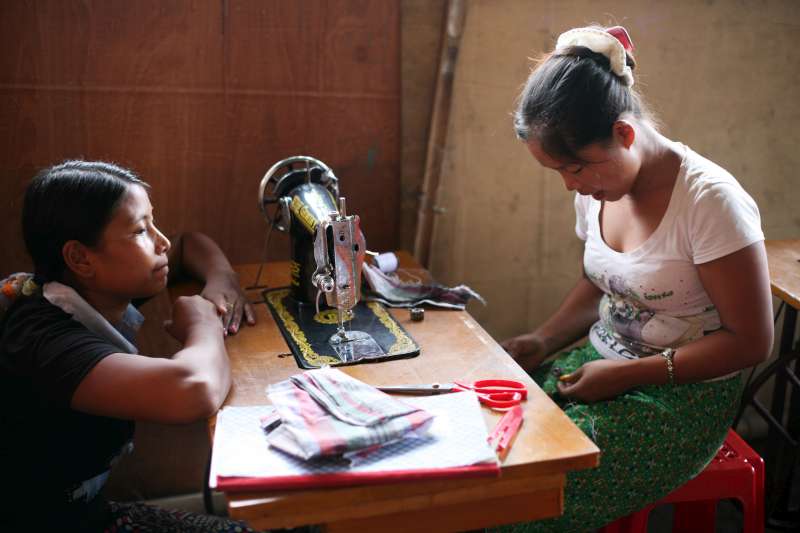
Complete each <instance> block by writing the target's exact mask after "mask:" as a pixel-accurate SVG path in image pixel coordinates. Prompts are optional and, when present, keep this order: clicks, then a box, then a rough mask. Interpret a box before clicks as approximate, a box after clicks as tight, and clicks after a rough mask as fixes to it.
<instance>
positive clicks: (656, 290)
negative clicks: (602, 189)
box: [575, 144, 764, 359]
mask: <svg viewBox="0 0 800 533" xmlns="http://www.w3.org/2000/svg"><path fill="white" fill-rule="evenodd" d="M678 147H679V149H680V150H681V151H682V152H683V160H682V162H681V167H680V170H679V172H678V177H677V179H676V180H675V185H674V187H673V190H672V196H671V198H670V201H669V206H668V207H667V211H666V213H665V214H664V218H663V219H662V220H661V223H660V224H659V225H658V227H657V228H656V230H655V231H654V232H653V234H652V235H651V236H650V237H649V238H648V239H647V240H646V241H645V242H644V243H642V244H641V245H640V246H639V247H638V248H636V249H635V250H632V251H630V252H626V253H620V252H617V251H615V250H613V249H611V248H610V247H609V246H607V245H606V243H605V242H604V241H603V238H602V236H601V233H600V222H599V221H600V207H601V202H599V201H597V200H595V199H594V198H592V197H591V196H581V195H579V194H576V195H575V212H576V218H577V222H576V224H575V232H576V233H577V234H578V237H580V238H581V239H582V240H584V241H586V244H585V248H584V255H583V266H584V270H585V272H586V275H587V276H588V278H589V279H591V280H592V281H593V282H594V284H595V285H597V286H598V287H599V288H600V289H601V290H602V291H603V292H604V293H605V295H604V296H603V298H602V299H601V301H600V308H599V312H600V320H598V321H597V322H596V323H595V324H594V325H592V327H591V330H590V332H589V341H590V342H591V343H592V345H593V346H594V347H595V349H597V351H598V352H599V353H600V355H602V356H603V357H605V358H607V359H633V358H637V357H641V356H645V355H651V354H654V353H658V352H661V351H663V350H664V349H666V348H668V347H672V348H677V347H678V346H681V345H683V344H686V343H687V342H690V341H692V340H695V339H697V338H700V337H702V336H703V335H704V334H706V333H709V332H711V331H714V330H716V329H719V327H720V322H719V313H717V310H716V308H715V307H714V304H713V303H712V302H711V299H710V298H709V297H708V294H706V291H705V289H704V288H703V285H702V283H701V282H700V277H699V276H698V273H697V268H696V267H695V265H698V264H702V263H707V262H709V261H713V260H714V259H718V258H720V257H723V256H726V255H728V254H731V253H733V252H735V251H737V250H741V249H742V248H744V247H746V246H749V245H750V244H753V243H754V242H758V241H761V240H763V239H764V234H763V232H762V231H761V218H760V216H759V213H758V207H757V206H756V203H755V202H754V201H753V199H752V198H751V197H750V195H749V194H747V193H746V192H745V190H744V189H743V188H742V187H741V185H739V183H738V182H737V181H736V179H734V177H733V176H731V175H730V174H729V173H728V172H727V171H726V170H725V169H723V168H721V167H720V166H718V165H716V164H714V163H712V162H711V161H709V160H708V159H706V158H704V157H702V156H701V155H699V154H697V153H695V152H693V151H692V150H691V149H690V148H688V147H687V146H684V145H682V144H679V145H678Z"/></svg>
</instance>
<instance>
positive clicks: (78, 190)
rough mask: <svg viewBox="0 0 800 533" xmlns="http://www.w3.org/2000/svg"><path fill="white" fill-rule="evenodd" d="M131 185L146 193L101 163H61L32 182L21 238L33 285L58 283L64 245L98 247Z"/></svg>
mask: <svg viewBox="0 0 800 533" xmlns="http://www.w3.org/2000/svg"><path fill="white" fill-rule="evenodd" d="M131 184H136V185H141V186H142V187H145V188H147V187H148V185H147V184H146V183H145V182H144V181H142V180H141V179H140V178H139V177H138V176H137V175H136V174H134V173H133V172H131V171H130V170H127V169H124V168H122V167H119V166H117V165H115V164H113V163H105V162H102V161H65V162H63V163H61V164H59V165H55V166H52V167H50V168H46V169H44V170H42V171H41V172H39V173H38V174H37V175H36V176H35V177H34V178H33V180H32V181H31V183H30V184H29V185H28V188H27V190H26V191H25V201H24V204H23V207H22V235H23V238H24V239H25V246H26V248H27V249H28V253H29V254H30V256H31V258H32V259H33V264H34V271H35V274H36V279H37V280H38V281H40V282H46V281H59V280H61V277H62V275H63V274H64V269H65V268H66V265H65V263H64V257H63V255H62V249H63V247H64V244H65V243H66V242H67V241H71V240H76V241H79V242H81V243H83V244H85V245H87V246H95V245H96V244H97V243H98V241H99V239H100V236H101V235H102V233H103V230H104V229H105V227H106V225H107V224H108V223H109V221H110V220H111V217H112V216H113V214H114V211H115V210H116V208H117V205H118V204H119V202H120V200H121V199H122V197H123V195H124V193H125V191H126V190H127V188H128V186H129V185H131Z"/></svg>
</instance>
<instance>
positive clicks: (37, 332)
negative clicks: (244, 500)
mask: <svg viewBox="0 0 800 533" xmlns="http://www.w3.org/2000/svg"><path fill="white" fill-rule="evenodd" d="M147 189H148V186H147V184H146V183H144V182H143V181H141V180H140V179H139V178H138V177H137V176H136V175H134V174H133V173H132V172H130V171H128V170H125V169H122V168H120V167H118V166H116V165H112V164H109V163H102V162H85V161H68V162H65V163H62V164H60V165H56V166H54V167H51V168H48V169H46V170H44V171H42V172H41V173H39V174H38V175H37V176H36V177H35V178H34V180H33V181H32V182H31V183H30V185H29V186H28V189H27V191H26V194H25V202H24V206H23V216H22V219H23V220H22V226H23V234H24V239H25V244H26V247H27V249H28V252H29V253H30V255H31V258H32V259H33V263H34V268H35V273H34V276H33V277H32V278H27V277H24V276H22V277H18V279H17V280H16V283H9V284H7V285H5V286H4V287H3V294H4V298H5V299H6V303H7V304H9V303H10V305H7V306H6V307H7V308H6V309H5V312H4V313H2V318H0V404H1V405H3V407H4V409H3V414H2V417H1V418H0V428H1V429H0V433H2V435H3V438H2V439H0V462H1V464H2V471H3V473H4V477H5V481H4V483H3V486H4V487H5V490H4V492H7V493H8V494H7V495H6V496H5V497H4V498H3V500H4V501H5V502H6V503H7V504H8V503H10V505H7V506H5V507H6V511H4V513H3V515H2V517H0V520H5V521H10V522H11V524H10V525H16V526H18V527H23V526H30V525H35V526H36V527H37V528H39V529H42V530H49V529H53V530H59V531H93V530H104V529H105V530H114V529H115V528H118V527H122V526H124V525H133V526H134V528H135V527H137V526H138V527H141V524H140V523H138V522H137V520H145V521H146V520H148V519H152V520H154V521H155V522H153V524H157V525H154V526H153V527H156V529H159V530H163V531H168V530H173V529H174V530H181V531H195V530H203V531H208V530H216V531H225V530H226V528H229V527H234V526H237V527H240V526H241V525H240V524H233V523H231V522H228V521H221V520H219V519H215V518H213V517H199V516H188V515H183V514H181V515H179V514H177V513H169V512H166V511H163V510H156V509H154V508H147V507H145V506H142V505H139V506H138V507H133V506H131V507H126V506H125V505H118V504H112V505H109V504H108V503H107V502H105V501H104V500H103V499H102V496H101V495H100V494H99V492H100V490H101V489H102V487H103V484H104V483H105V480H106V478H107V477H108V473H109V469H110V467H111V466H112V464H113V463H114V462H115V461H116V459H117V458H118V457H119V456H120V455H121V454H122V453H124V452H125V451H127V450H128V449H129V448H131V439H132V437H133V428H134V423H133V421H134V420H149V421H155V422H166V423H184V422H191V421H194V420H198V419H203V418H207V417H209V416H211V415H213V414H214V413H215V412H216V411H217V409H218V408H219V407H220V405H221V404H222V402H223V401H224V399H225V397H226V395H227V393H228V389H229V387H230V369H229V364H228V357H227V353H226V351H225V344H224V335H225V334H227V333H235V332H236V331H237V329H238V328H239V325H240V323H241V322H242V321H243V320H245V321H246V322H248V323H251V324H252V323H254V313H253V310H252V308H251V307H250V305H249V304H248V303H247V301H246V299H245V297H244V295H243V293H242V292H241V290H240V288H239V283H238V279H237V276H236V274H235V273H234V272H233V271H232V269H231V266H230V264H229V263H228V261H227V259H226V258H225V256H224V254H223V253H222V252H221V250H220V249H219V248H218V247H217V245H216V244H214V243H213V242H212V241H211V240H210V239H208V238H207V237H205V236H203V235H200V234H197V233H194V234H185V235H183V236H180V237H178V238H177V239H176V240H175V241H174V242H172V243H171V242H170V241H169V240H168V239H167V238H166V237H165V236H164V235H163V234H162V233H161V232H160V231H159V230H158V229H157V228H156V226H155V223H154V219H153V209H152V206H151V204H150V199H149V197H148V194H147ZM181 271H182V272H185V273H187V274H190V275H192V276H194V277H196V278H198V279H200V280H202V281H204V282H205V287H204V289H203V292H202V295H200V296H192V297H182V298H179V299H178V300H177V301H176V302H175V304H174V307H173V315H172V320H171V322H169V323H168V325H167V331H168V332H169V333H170V334H171V335H172V336H174V337H175V338H176V339H177V340H178V341H180V342H181V344H182V345H183V348H182V349H181V350H180V351H178V352H177V353H176V354H175V355H174V356H173V357H172V358H157V357H142V356H141V355H138V354H137V350H136V348H135V345H134V342H135V338H134V336H135V332H136V330H137V328H138V326H139V325H140V324H141V322H142V320H143V317H142V316H141V315H140V314H139V313H138V311H137V310H136V309H135V307H133V306H132V305H131V302H132V301H140V300H142V299H147V298H149V297H151V296H153V295H155V294H156V293H158V292H159V291H161V290H162V289H164V288H165V287H166V285H167V281H168V278H169V277H171V276H173V275H175V274H177V273H179V272H181ZM14 288H17V289H19V290H18V291H16V292H15V290H14ZM223 324H225V326H223ZM134 513H135V514H136V515H137V516H136V517H135V518H132V517H131V515H132V514H134ZM142 513H144V514H145V515H147V514H148V513H152V514H153V516H152V517H150V518H147V517H144V518H143V517H142ZM176 516H177V517H179V518H178V519H176ZM164 520H172V521H173V523H171V524H168V523H164V522H163V521H164ZM193 524H194V525H193ZM198 524H200V525H198ZM2 529H5V528H2Z"/></svg>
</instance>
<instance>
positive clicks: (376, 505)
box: [210, 254, 599, 531]
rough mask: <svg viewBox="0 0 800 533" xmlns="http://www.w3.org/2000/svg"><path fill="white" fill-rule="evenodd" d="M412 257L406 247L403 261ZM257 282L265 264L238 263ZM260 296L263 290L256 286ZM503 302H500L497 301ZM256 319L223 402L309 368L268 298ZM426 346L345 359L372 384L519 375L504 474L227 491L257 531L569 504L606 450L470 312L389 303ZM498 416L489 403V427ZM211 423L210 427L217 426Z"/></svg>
mask: <svg viewBox="0 0 800 533" xmlns="http://www.w3.org/2000/svg"><path fill="white" fill-rule="evenodd" d="M410 261H413V260H411V259H410V257H409V256H408V255H407V254H405V255H401V263H405V264H408V263H409V262H410ZM237 271H238V272H239V274H240V276H241V278H240V279H241V283H242V286H248V285H252V284H253V282H254V281H255V279H256V271H257V265H246V266H241V267H237ZM264 281H266V282H267V283H268V284H269V286H270V287H279V286H286V285H288V284H289V267H288V263H286V262H281V263H271V264H268V265H265V267H264V273H263V274H262V284H263V282H264ZM248 295H249V296H250V299H251V301H259V302H260V301H261V296H260V292H259V291H258V290H251V291H248ZM494 305H495V306H497V308H498V310H499V309H502V305H501V303H499V302H495V303H494ZM255 308H256V313H257V319H258V324H257V325H256V326H255V327H243V328H242V330H241V331H240V332H239V333H238V334H237V335H235V336H232V337H229V338H228V339H227V341H226V345H227V348H228V354H229V356H230V360H231V367H232V374H233V387H232V389H231V392H230V395H229V396H228V398H227V400H226V402H225V405H259V404H265V403H267V397H266V394H265V392H264V390H265V387H266V386H267V385H268V384H270V383H274V382H277V381H280V380H284V379H286V378H288V377H289V376H291V375H293V374H296V373H298V372H300V371H301V369H300V368H298V366H297V364H296V363H295V360H294V358H293V357H292V356H291V354H289V350H288V347H287V345H286V343H285V342H284V340H283V338H282V337H281V334H280V332H279V331H278V327H277V326H276V324H275V322H274V321H273V319H272V317H271V316H270V313H269V310H268V309H267V306H266V305H265V304H263V303H261V304H258V305H256V306H255ZM391 312H392V314H393V315H394V316H395V318H396V319H397V320H398V321H399V322H400V323H401V324H402V325H403V327H405V328H406V330H407V331H408V333H409V334H410V335H411V336H412V337H413V338H414V339H415V340H416V341H417V343H418V344H419V345H420V347H421V354H420V355H419V356H418V357H414V358H411V359H402V360H394V361H387V362H381V363H372V364H361V365H354V366H346V367H340V368H341V370H343V371H344V372H347V373H348V374H350V375H351V376H353V377H355V378H357V379H360V380H362V381H364V382H366V383H370V384H374V385H389V384H397V383H427V382H437V381H451V380H452V379H455V378H460V379H464V380H474V379H479V378H487V377H493V378H513V379H517V380H522V381H524V382H525V383H526V384H527V385H528V388H529V399H528V401H527V402H524V403H523V407H524V408H525V422H524V424H523V426H522V429H521V431H520V433H519V434H518V436H517V438H516V441H515V442H514V445H513V447H512V449H511V451H510V453H509V454H508V456H507V457H506V459H505V461H504V463H503V465H502V476H501V477H499V478H476V479H454V480H427V481H422V482H408V483H400V484H392V485H372V486H360V487H359V486H357V487H345V488H336V489H318V490H303V491H294V492H289V491H282V492H272V493H258V494H238V493H237V494H231V495H228V510H229V513H230V516H231V517H233V518H236V519H242V520H246V521H247V522H248V523H249V524H250V525H251V526H252V527H254V528H256V529H262V528H264V529H266V528H282V527H294V526H299V525H304V524H325V525H326V526H327V529H328V530H329V531H330V530H333V531H339V530H340V531H353V530H362V531H372V530H377V529H380V530H381V531H409V530H413V531H426V530H427V531H458V530H469V529H477V528H482V527H485V526H491V525H499V524H504V523H512V522H519V521H528V520H536V519H541V518H545V517H552V516H557V515H559V514H561V513H562V512H563V489H564V484H565V474H566V472H567V471H570V470H578V469H585V468H592V467H594V466H597V464H598V458H599V450H598V449H597V447H596V446H595V445H594V443H592V441H591V440H589V439H588V438H587V437H586V436H585V435H584V434H583V433H582V432H581V431H580V430H579V429H578V428H577V427H576V426H575V425H574V424H573V423H572V422H571V421H570V420H569V418H567V417H566V415H564V413H563V411H561V409H559V408H558V407H557V406H556V405H555V404H554V403H553V402H552V401H551V400H550V398H549V397H547V396H546V395H545V394H544V393H543V392H542V391H541V389H539V387H538V386H537V385H536V384H535V383H534V382H533V381H532V380H531V379H530V377H529V376H528V375H527V374H526V373H525V372H524V371H523V370H522V369H521V368H520V367H519V366H518V365H517V364H516V363H515V362H514V361H513V360H512V359H511V358H510V357H509V356H508V355H507V354H506V353H505V352H504V351H503V349H502V348H500V346H499V345H498V344H497V343H496V342H495V341H494V340H492V338H491V337H490V336H489V335H488V334H487V333H486V332H485V331H484V330H483V328H481V326H480V325H479V324H478V323H477V322H475V320H474V319H473V318H472V317H471V316H470V315H469V314H468V313H466V312H462V311H450V310H441V311H440V310H433V309H430V308H429V309H426V311H425V319H424V321H422V322H411V321H410V319H409V312H408V310H407V309H394V310H391ZM499 417H500V414H498V413H494V412H491V411H489V410H488V409H487V410H485V418H486V425H487V428H489V429H491V428H492V427H493V426H494V424H495V422H496V421H497V420H498V419H499ZM213 423H214V421H213V420H212V421H211V426H210V427H211V430H212V432H213Z"/></svg>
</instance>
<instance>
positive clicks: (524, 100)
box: [514, 46, 652, 161]
mask: <svg viewBox="0 0 800 533" xmlns="http://www.w3.org/2000/svg"><path fill="white" fill-rule="evenodd" d="M626 64H627V65H628V66H629V67H631V69H634V68H635V66H636V63H635V61H634V59H633V56H632V55H631V54H630V53H628V52H626ZM623 113H631V114H633V115H634V116H635V117H645V118H648V119H651V120H652V114H651V113H650V111H649V110H648V109H647V107H646V104H645V103H644V101H643V100H642V98H641V96H640V95H639V93H638V92H637V91H636V90H635V89H634V88H633V87H628V86H626V84H625V82H624V80H623V79H622V78H620V77H619V76H617V75H616V74H614V73H613V72H612V71H611V65H610V62H609V60H608V58H607V57H606V56H604V55H603V54H599V53H596V52H593V51H592V50H590V49H589V48H586V47H583V46H570V47H567V48H564V49H560V50H557V51H555V52H552V53H550V54H548V55H546V56H545V57H544V58H543V59H542V60H541V61H540V62H539V64H538V66H537V67H536V68H535V69H534V70H533V72H531V74H530V76H529V77H528V80H527V82H526V83H525V88H524V89H523V90H522V92H521V94H520V96H519V99H518V103H517V108H516V111H515V112H514V129H515V130H516V134H517V137H518V138H519V139H521V140H523V141H529V140H533V139H536V140H537V141H539V142H540V143H541V145H542V149H543V150H544V151H545V152H546V153H547V154H549V155H550V156H552V157H556V158H559V159H564V160H567V161H580V158H579V157H578V156H577V152H578V151H579V150H580V149H581V148H584V147H585V146H587V145H589V144H592V143H594V142H598V141H606V140H609V139H610V138H611V135H612V127H613V125H614V122H616V121H617V120H618V119H619V117H620V115H622V114H623Z"/></svg>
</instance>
